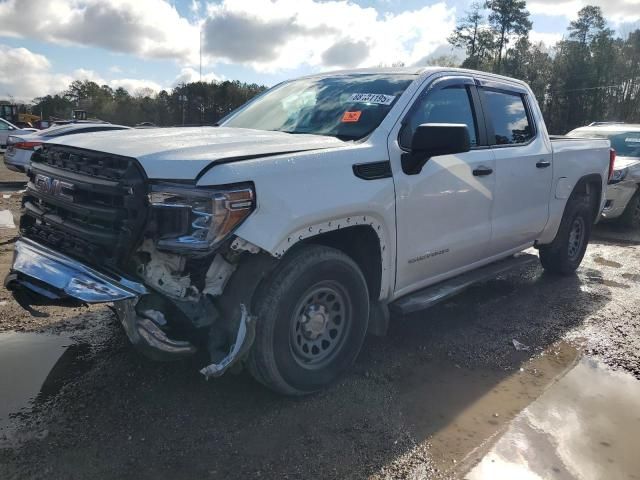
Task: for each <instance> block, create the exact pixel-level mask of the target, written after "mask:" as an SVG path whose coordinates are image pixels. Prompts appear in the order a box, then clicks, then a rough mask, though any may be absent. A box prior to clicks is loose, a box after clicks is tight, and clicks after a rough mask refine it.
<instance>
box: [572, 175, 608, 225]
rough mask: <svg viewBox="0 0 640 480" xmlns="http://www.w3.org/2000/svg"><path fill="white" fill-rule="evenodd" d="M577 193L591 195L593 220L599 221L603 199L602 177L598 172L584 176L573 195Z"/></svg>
mask: <svg viewBox="0 0 640 480" xmlns="http://www.w3.org/2000/svg"><path fill="white" fill-rule="evenodd" d="M576 194H581V195H586V196H587V197H589V201H590V202H591V211H592V212H593V221H594V222H595V221H597V220H598V216H599V215H600V203H601V199H602V177H601V176H600V175H597V174H593V175H587V176H585V177H582V178H581V179H580V180H579V181H578V183H577V184H576V186H575V188H574V189H573V192H572V193H571V196H574V195H576Z"/></svg>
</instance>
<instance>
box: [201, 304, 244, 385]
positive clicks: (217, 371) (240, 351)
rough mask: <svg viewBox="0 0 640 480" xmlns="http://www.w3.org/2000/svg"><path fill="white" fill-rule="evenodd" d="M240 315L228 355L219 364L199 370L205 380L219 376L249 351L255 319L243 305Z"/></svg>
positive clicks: (241, 305)
mask: <svg viewBox="0 0 640 480" xmlns="http://www.w3.org/2000/svg"><path fill="white" fill-rule="evenodd" d="M240 315H241V316H240V325H239V327H238V334H237V335H236V341H235V343H234V344H233V345H232V346H231V348H230V350H229V354H228V355H227V356H226V357H224V358H223V359H222V360H221V361H220V363H212V364H210V365H207V366H206V367H204V368H203V369H202V370H200V373H202V374H203V375H204V376H205V377H206V379H207V380H209V378H211V377H219V376H221V375H222V374H223V373H224V372H226V371H227V370H228V369H229V367H231V366H233V365H234V364H235V363H236V362H237V361H238V360H240V359H242V358H243V357H244V355H245V354H246V353H247V352H248V351H249V348H251V345H252V344H253V340H254V339H255V336H256V329H255V327H256V322H255V320H256V318H255V317H253V316H251V315H249V312H248V311H247V307H246V306H245V305H244V304H243V303H241V304H240Z"/></svg>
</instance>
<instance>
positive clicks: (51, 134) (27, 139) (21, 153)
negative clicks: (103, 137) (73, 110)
mask: <svg viewBox="0 0 640 480" xmlns="http://www.w3.org/2000/svg"><path fill="white" fill-rule="evenodd" d="M129 128H131V127H125V126H124V125H114V124H111V123H71V124H68V125H60V126H55V127H51V128H47V129H46V130H41V131H35V132H34V133H27V134H24V135H11V136H10V137H9V139H8V145H7V151H6V153H5V155H4V163H5V165H6V166H7V168H8V169H10V170H14V171H16V172H26V171H27V169H28V167H29V165H30V163H31V155H33V152H34V151H36V150H37V149H38V148H40V146H41V145H42V144H43V143H46V142H48V141H49V140H51V139H53V138H56V137H62V136H65V135H76V134H79V133H90V132H104V131H107V130H125V129H129Z"/></svg>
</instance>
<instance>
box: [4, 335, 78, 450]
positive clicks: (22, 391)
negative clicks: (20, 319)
mask: <svg viewBox="0 0 640 480" xmlns="http://www.w3.org/2000/svg"><path fill="white" fill-rule="evenodd" d="M87 349H88V346H87V345H84V344H76V343H74V342H73V341H72V340H71V339H70V338H68V337H65V336H59V335H45V334H38V333H20V332H7V333H0V392H1V393H0V397H1V401H0V438H3V437H6V436H7V435H8V434H9V433H10V432H11V430H12V427H13V426H14V425H15V423H16V419H17V418H18V417H19V416H20V415H22V414H24V413H27V412H29V411H30V410H31V409H32V407H33V406H34V405H35V404H36V403H38V402H42V401H45V400H46V399H47V398H49V397H50V396H51V395H54V394H56V393H57V392H58V391H59V390H60V389H61V388H62V386H63V385H64V384H65V382H66V381H68V380H69V379H71V378H72V377H73V376H75V375H77V374H78V373H79V372H80V371H82V370H83V369H84V368H86V365H85V364H84V361H83V360H82V356H83V353H84V352H85V351H86V350H87Z"/></svg>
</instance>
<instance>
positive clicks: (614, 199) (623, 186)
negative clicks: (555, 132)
mask: <svg viewBox="0 0 640 480" xmlns="http://www.w3.org/2000/svg"><path fill="white" fill-rule="evenodd" d="M567 136H569V137H592V138H608V139H609V140H610V141H611V147H612V148H613V149H614V150H615V151H616V161H615V164H614V171H613V176H612V177H611V180H610V181H609V186H608V187H607V202H606V204H605V207H604V210H603V212H602V216H603V217H604V218H606V219H609V220H614V219H616V220H618V221H619V222H620V223H622V224H624V225H626V226H628V227H632V228H640V188H639V185H640V124H629V123H627V124H625V123H619V122H611V123H607V122H594V123H592V124H591V125H589V126H588V127H581V128H576V129H575V130H572V131H571V132H569V133H568V134H567Z"/></svg>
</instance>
